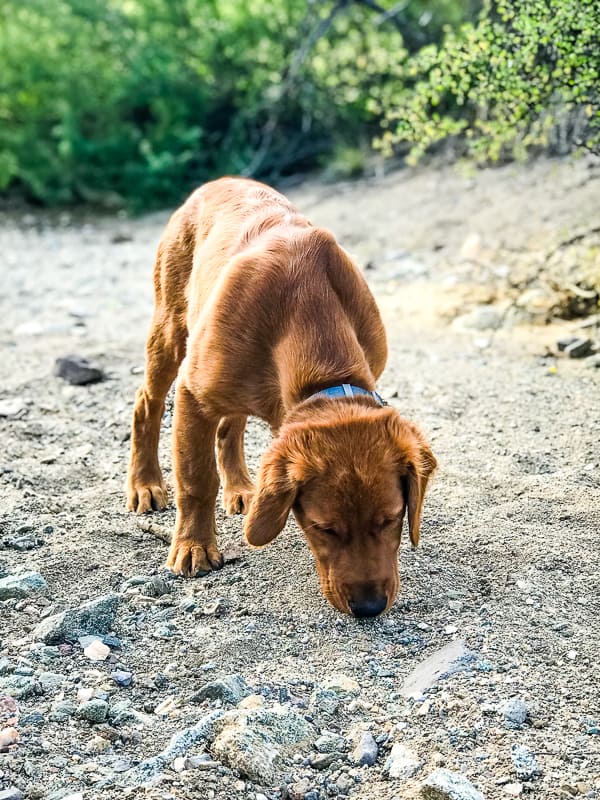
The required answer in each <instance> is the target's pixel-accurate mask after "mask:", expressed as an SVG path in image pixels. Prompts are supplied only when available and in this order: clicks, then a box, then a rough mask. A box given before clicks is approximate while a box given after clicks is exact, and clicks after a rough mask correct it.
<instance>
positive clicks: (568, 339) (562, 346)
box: [556, 336, 577, 353]
mask: <svg viewBox="0 0 600 800" xmlns="http://www.w3.org/2000/svg"><path fill="white" fill-rule="evenodd" d="M576 341H577V336H564V337H563V338H562V339H559V340H558V341H557V342H556V347H557V348H558V351H559V352H560V353H564V351H565V350H566V349H567V347H568V346H569V345H570V344H573V342H576Z"/></svg>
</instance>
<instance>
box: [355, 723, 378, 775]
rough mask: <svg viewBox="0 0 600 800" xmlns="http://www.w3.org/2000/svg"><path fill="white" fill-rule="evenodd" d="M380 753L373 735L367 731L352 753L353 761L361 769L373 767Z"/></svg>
mask: <svg viewBox="0 0 600 800" xmlns="http://www.w3.org/2000/svg"><path fill="white" fill-rule="evenodd" d="M378 753H379V748H378V747H377V742H376V741H375V739H374V738H373V734H371V733H369V732H368V731H365V733H363V734H362V735H361V737H360V740H359V742H358V744H357V745H356V747H355V748H354V750H353V751H352V760H353V761H354V763H355V764H358V765H359V766H360V767H363V766H365V767H372V766H373V764H374V763H375V762H376V761H377V755H378Z"/></svg>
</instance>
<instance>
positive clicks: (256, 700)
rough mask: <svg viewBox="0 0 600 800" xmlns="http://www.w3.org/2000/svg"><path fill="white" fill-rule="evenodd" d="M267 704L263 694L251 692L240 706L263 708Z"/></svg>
mask: <svg viewBox="0 0 600 800" xmlns="http://www.w3.org/2000/svg"><path fill="white" fill-rule="evenodd" d="M264 704H265V698H264V697H263V696H262V694H249V695H248V697H244V699H243V700H241V701H240V703H239V708H261V707H262V706H264Z"/></svg>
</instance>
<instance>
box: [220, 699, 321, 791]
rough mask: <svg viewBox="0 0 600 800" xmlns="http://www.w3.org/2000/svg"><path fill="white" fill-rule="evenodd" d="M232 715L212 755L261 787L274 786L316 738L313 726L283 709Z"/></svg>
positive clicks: (234, 713) (255, 710)
mask: <svg viewBox="0 0 600 800" xmlns="http://www.w3.org/2000/svg"><path fill="white" fill-rule="evenodd" d="M232 713H233V716H229V717H227V718H226V724H225V725H224V726H223V728H222V730H221V731H220V732H219V734H218V735H217V736H216V738H215V739H214V741H213V743H212V747H211V753H212V755H213V756H214V757H215V758H217V759H218V760H219V761H222V762H223V763H225V764H227V765H228V766H229V767H231V768H232V769H236V770H238V771H239V772H240V773H241V774H242V775H243V776H245V777H247V778H250V779H251V780H255V781H257V782H258V783H263V784H273V783H274V782H275V781H276V779H277V778H279V777H281V775H282V774H283V772H284V771H285V768H286V766H287V765H288V763H289V762H288V759H289V758H290V756H291V755H293V753H294V752H298V750H299V749H300V748H302V747H303V746H308V745H310V743H311V742H312V741H313V740H314V738H315V731H314V728H313V727H312V725H310V723H308V722H307V721H306V720H305V719H304V718H303V717H301V716H300V715H299V714H297V713H296V712H295V711H291V710H289V709H284V708H283V707H280V708H278V709H273V710H266V709H254V710H251V711H244V712H239V713H238V712H232Z"/></svg>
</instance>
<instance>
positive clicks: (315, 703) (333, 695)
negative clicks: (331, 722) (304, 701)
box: [309, 689, 340, 717]
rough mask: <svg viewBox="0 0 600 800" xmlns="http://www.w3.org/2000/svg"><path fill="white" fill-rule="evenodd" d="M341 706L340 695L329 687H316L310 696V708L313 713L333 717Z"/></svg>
mask: <svg viewBox="0 0 600 800" xmlns="http://www.w3.org/2000/svg"><path fill="white" fill-rule="evenodd" d="M339 707H340V696H339V694H338V693H337V692H332V691H330V690H329V689H315V691H314V692H313V693H312V695H311V697H310V703H309V709H310V711H311V712H313V713H318V714H324V715H326V716H330V717H333V716H335V714H336V713H337V710H338V708H339Z"/></svg>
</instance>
